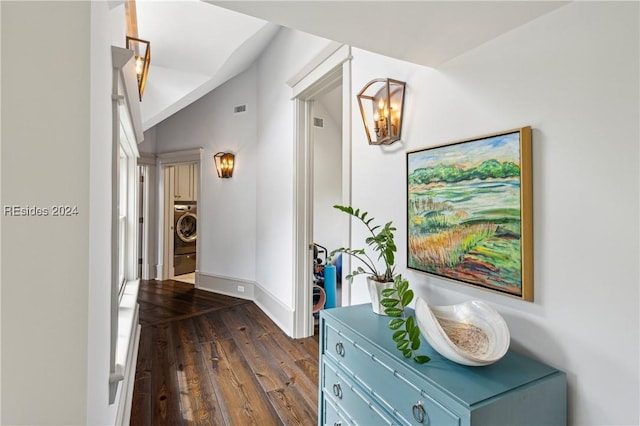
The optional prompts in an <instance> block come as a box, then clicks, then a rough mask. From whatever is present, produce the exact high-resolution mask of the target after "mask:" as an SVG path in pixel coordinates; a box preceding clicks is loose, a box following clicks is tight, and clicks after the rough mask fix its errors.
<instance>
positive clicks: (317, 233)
mask: <svg viewBox="0 0 640 426" xmlns="http://www.w3.org/2000/svg"><path fill="white" fill-rule="evenodd" d="M342 89H343V87H342V81H341V80H340V81H339V85H337V86H336V87H334V88H331V89H329V90H328V91H326V92H323V93H321V94H319V95H317V96H315V97H314V98H313V99H312V103H311V116H312V121H311V122H312V126H311V135H310V136H311V137H310V139H311V151H312V152H311V155H312V156H313V161H312V170H311V171H310V172H311V173H312V174H313V186H312V188H313V190H312V194H311V198H312V201H311V203H312V206H313V216H312V221H313V222H312V225H311V226H312V238H313V243H314V254H313V256H314V261H313V265H312V267H313V275H314V287H313V307H312V310H313V315H314V320H315V321H317V320H318V317H319V311H320V310H321V309H329V308H335V307H338V306H342V274H341V272H342V263H341V260H342V258H341V257H337V258H333V259H331V258H330V256H329V255H330V253H331V251H333V250H335V249H337V248H339V247H343V246H344V244H343V242H344V241H343V239H344V235H345V234H346V232H347V229H346V226H345V223H344V222H340V221H338V222H336V218H340V217H339V216H338V212H337V211H336V210H335V209H334V208H333V206H334V205H336V204H342V200H343V195H342V121H343V120H342ZM328 268H332V269H331V270H330V269H328ZM314 330H315V327H314Z"/></svg>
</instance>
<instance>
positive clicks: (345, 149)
mask: <svg viewBox="0 0 640 426" xmlns="http://www.w3.org/2000/svg"><path fill="white" fill-rule="evenodd" d="M350 59H351V49H350V47H349V46H347V45H342V44H339V43H332V44H330V45H329V46H327V48H326V49H325V50H324V51H323V52H321V53H320V54H319V55H318V57H316V58H315V59H314V60H312V61H311V62H310V63H309V64H308V65H307V66H306V67H304V68H303V69H302V70H301V71H300V72H299V73H298V74H297V75H296V76H295V77H294V78H292V79H291V80H290V81H289V82H288V83H289V85H290V86H291V87H292V89H293V99H294V103H295V107H294V110H295V121H294V125H295V133H294V134H295V143H294V150H295V165H294V168H295V172H294V173H295V176H296V179H295V190H294V271H293V276H294V282H295V284H294V303H295V306H294V312H293V320H294V321H293V337H295V338H302V337H307V336H311V335H313V333H314V324H315V318H314V315H313V288H314V287H313V285H314V259H315V256H314V249H315V248H316V246H315V244H314V226H315V225H314V223H315V221H314V192H315V191H314V180H317V179H318V178H316V177H315V176H314V143H313V140H314V131H313V126H314V114H315V112H316V111H318V110H319V107H317V106H315V105H316V104H318V103H319V102H320V100H321V99H324V96H325V95H329V93H331V92H332V91H333V90H336V91H337V92H336V93H337V99H338V100H339V102H341V105H342V108H341V113H340V114H339V115H340V116H341V125H340V127H339V134H341V144H340V148H341V154H340V155H339V158H337V159H336V163H335V165H336V166H337V167H339V168H340V188H341V189H340V190H339V195H338V198H339V199H340V201H339V202H338V203H333V204H343V205H344V204H350V199H351V193H350V188H351V184H350V173H351V169H350V164H351V131H350V129H351V115H350V112H351V62H350ZM334 109H336V108H333V107H330V108H329V110H334ZM329 110H327V115H328V113H329ZM316 118H320V119H321V118H322V117H319V116H318V117H316ZM317 136H318V135H315V137H317ZM337 164H339V165H337ZM315 168H316V169H325V168H327V167H326V166H321V165H317V166H316V167H315ZM315 203H316V204H319V205H320V204H321V203H320V202H319V201H316V202H315ZM333 204H331V206H333ZM327 207H328V206H323V208H327ZM334 217H335V216H334ZM332 220H333V223H334V226H335V224H338V223H341V225H340V226H342V227H343V228H341V229H342V230H341V231H338V232H339V234H340V237H339V238H340V244H338V247H346V246H347V245H348V244H349V239H350V227H349V221H348V220H347V218H339V216H338V218H337V219H332ZM317 237H318V238H324V235H317ZM342 260H343V265H342V266H343V269H346V270H348V268H349V259H345V258H343V259H342ZM349 290H350V289H349V286H346V285H344V286H342V288H341V295H340V304H341V305H342V306H346V305H349V301H350V296H351V295H350V291H349Z"/></svg>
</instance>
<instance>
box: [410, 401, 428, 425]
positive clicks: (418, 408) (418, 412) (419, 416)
mask: <svg viewBox="0 0 640 426" xmlns="http://www.w3.org/2000/svg"><path fill="white" fill-rule="evenodd" d="M411 411H412V412H413V418H414V419H415V420H416V422H418V423H424V421H425V420H426V418H427V412H426V411H425V410H424V405H422V401H418V402H416V403H415V404H413V408H412V409H411Z"/></svg>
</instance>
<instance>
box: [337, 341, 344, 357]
mask: <svg viewBox="0 0 640 426" xmlns="http://www.w3.org/2000/svg"><path fill="white" fill-rule="evenodd" d="M336 353H337V354H338V355H340V356H344V345H343V344H342V342H338V343H336Z"/></svg>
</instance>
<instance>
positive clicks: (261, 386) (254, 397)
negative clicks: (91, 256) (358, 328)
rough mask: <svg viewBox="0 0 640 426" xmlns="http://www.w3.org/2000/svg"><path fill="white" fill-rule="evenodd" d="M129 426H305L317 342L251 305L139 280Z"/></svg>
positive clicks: (311, 409)
mask: <svg viewBox="0 0 640 426" xmlns="http://www.w3.org/2000/svg"><path fill="white" fill-rule="evenodd" d="M138 301H139V303H140V323H141V324H142V332H141V334H140V349H139V352H138V363H137V368H136V377H135V387H134V391H133V407H132V412H131V424H132V425H153V426H156V425H232V426H236V425H242V426H244V425H256V424H259V425H313V424H316V423H317V404H318V342H317V340H316V338H313V337H310V338H306V339H298V340H294V339H291V338H289V337H287V336H286V335H285V334H284V333H283V332H282V331H281V330H280V329H279V328H278V327H277V326H276V325H275V324H274V323H273V322H272V321H271V320H270V319H269V318H268V317H267V316H266V315H265V314H264V313H263V312H262V311H261V310H260V308H258V307H257V306H256V305H255V304H254V303H253V302H250V301H246V300H242V299H237V298H233V297H229V296H224V295H219V294H214V293H210V292H207V291H203V290H199V289H196V288H194V286H193V285H192V284H187V283H182V282H179V281H173V280H167V281H142V282H141V285H140V293H139V297H138Z"/></svg>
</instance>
